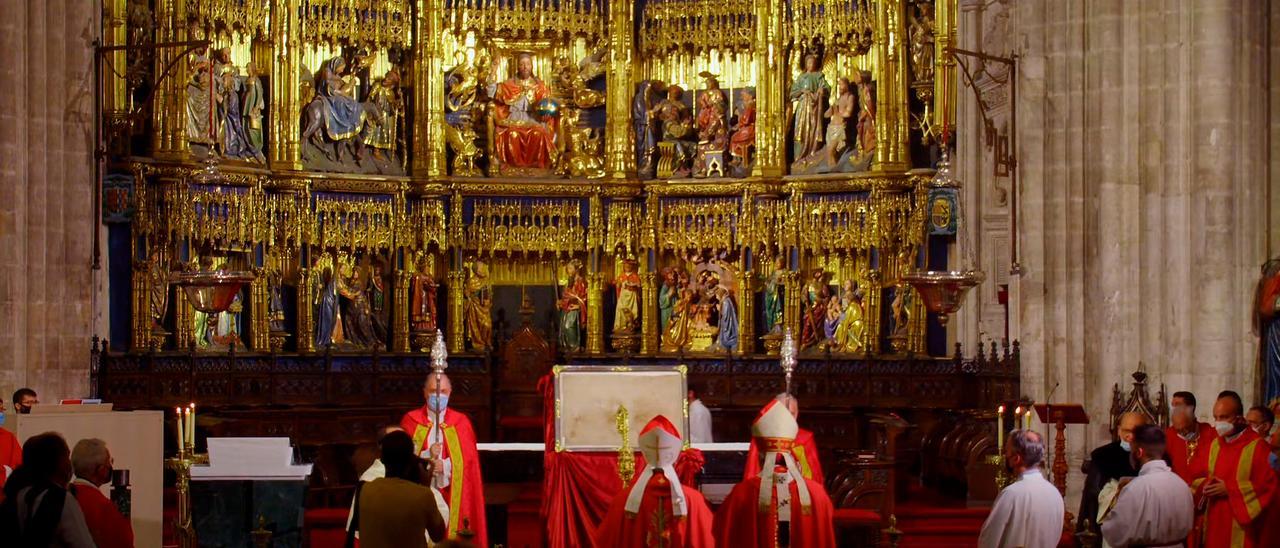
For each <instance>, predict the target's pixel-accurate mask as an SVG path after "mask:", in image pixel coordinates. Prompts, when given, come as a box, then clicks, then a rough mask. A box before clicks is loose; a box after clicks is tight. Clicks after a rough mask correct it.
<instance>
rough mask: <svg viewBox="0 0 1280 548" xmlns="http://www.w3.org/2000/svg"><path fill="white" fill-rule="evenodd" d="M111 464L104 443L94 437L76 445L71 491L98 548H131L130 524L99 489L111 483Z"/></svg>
mask: <svg viewBox="0 0 1280 548" xmlns="http://www.w3.org/2000/svg"><path fill="white" fill-rule="evenodd" d="M112 464H113V461H112V459H111V451H109V450H107V442H104V441H102V440H100V439H94V438H91V439H83V440H80V441H78V442H76V447H75V449H72V450H71V467H72V468H73V469H75V472H76V479H75V480H74V481H72V482H71V491H72V493H74V494H75V496H76V502H79V503H80V511H81V512H83V513H84V521H85V523H86V524H87V525H88V526H89V531H91V532H92V534H93V541H94V542H95V543H97V545H98V548H132V547H133V525H132V524H131V523H129V518H126V517H124V515H123V514H121V513H120V510H119V509H117V508H116V505H115V504H113V503H112V502H111V499H108V498H107V497H106V495H103V494H102V491H101V490H100V489H99V487H100V486H102V485H105V484H107V483H109V482H110V481H111V470H112Z"/></svg>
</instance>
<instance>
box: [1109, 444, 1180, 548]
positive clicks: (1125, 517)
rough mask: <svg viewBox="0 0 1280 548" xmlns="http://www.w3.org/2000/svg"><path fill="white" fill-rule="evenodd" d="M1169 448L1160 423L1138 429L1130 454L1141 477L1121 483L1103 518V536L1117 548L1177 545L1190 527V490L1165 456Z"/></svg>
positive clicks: (1170, 546) (1159, 547) (1172, 547)
mask: <svg viewBox="0 0 1280 548" xmlns="http://www.w3.org/2000/svg"><path fill="white" fill-rule="evenodd" d="M1164 451H1165V435H1164V432H1163V431H1162V430H1160V427H1158V426H1152V425H1149V424H1148V425H1142V426H1139V427H1138V428H1137V429H1135V430H1134V434H1133V446H1132V450H1131V451H1130V453H1129V454H1130V455H1131V457H1130V458H1131V459H1132V460H1133V461H1134V464H1135V465H1136V466H1134V468H1137V469H1138V477H1136V478H1133V479H1132V480H1130V481H1129V482H1128V483H1127V484H1125V485H1123V486H1121V488H1120V494H1118V495H1116V501H1115V504H1114V505H1113V506H1112V507H1111V509H1110V510H1109V511H1107V513H1106V514H1104V515H1103V518H1102V538H1103V539H1105V540H1106V541H1107V544H1108V545H1109V546H1111V547H1112V548H1124V547H1127V546H1148V547H1152V548H1157V547H1158V548H1165V547H1167V548H1174V547H1177V546H1182V543H1183V541H1185V540H1186V539H1187V534H1188V533H1190V532H1191V523H1192V520H1193V519H1194V517H1195V514H1194V508H1193V505H1192V502H1191V490H1190V489H1188V488H1187V484H1186V482H1184V481H1183V480H1182V478H1181V477H1180V476H1178V475H1177V474H1175V473H1174V472H1173V470H1171V469H1170V468H1169V465H1168V463H1166V462H1165V461H1164Z"/></svg>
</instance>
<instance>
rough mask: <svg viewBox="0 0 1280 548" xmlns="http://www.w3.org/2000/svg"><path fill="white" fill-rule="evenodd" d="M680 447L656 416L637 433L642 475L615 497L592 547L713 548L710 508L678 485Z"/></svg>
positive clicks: (669, 428)
mask: <svg viewBox="0 0 1280 548" xmlns="http://www.w3.org/2000/svg"><path fill="white" fill-rule="evenodd" d="M683 448H684V444H683V443H681V441H680V433H679V432H678V431H676V427H675V425H673V424H671V421H669V420H667V418H666V417H664V416H662V415H658V416H656V417H654V418H653V420H651V421H649V424H647V425H645V427H644V429H643V430H641V431H640V452H641V453H642V454H643V455H644V462H645V465H644V471H643V472H641V473H640V475H639V476H638V477H636V479H635V480H634V481H632V482H631V486H630V487H628V488H627V489H624V490H623V491H622V492H621V493H619V494H618V496H617V497H615V498H614V499H613V504H611V505H610V506H609V513H608V514H607V515H605V518H604V521H602V522H600V527H599V528H598V529H596V535H595V544H596V546H608V547H610V548H646V547H649V546H662V547H665V548H681V547H690V548H715V540H714V538H713V537H712V536H711V524H712V516H711V509H710V508H707V502H706V500H704V499H703V498H702V493H699V492H698V491H697V490H696V489H693V488H692V487H688V486H685V485H681V484H680V478H679V477H677V476H676V469H675V463H676V459H677V458H679V456H680V451H681V450H682V449H683Z"/></svg>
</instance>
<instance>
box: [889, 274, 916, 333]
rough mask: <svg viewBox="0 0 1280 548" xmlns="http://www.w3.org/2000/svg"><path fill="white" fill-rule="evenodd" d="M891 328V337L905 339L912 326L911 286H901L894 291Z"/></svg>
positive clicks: (891, 306)
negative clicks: (909, 327)
mask: <svg viewBox="0 0 1280 548" xmlns="http://www.w3.org/2000/svg"><path fill="white" fill-rule="evenodd" d="M889 318H890V320H892V322H893V323H892V324H891V325H890V326H889V335H890V336H891V337H901V338H905V337H906V336H907V329H908V326H909V325H910V324H911V286H909V285H907V284H899V285H898V286H897V287H895V288H894V289H893V302H891V303H890V304H889Z"/></svg>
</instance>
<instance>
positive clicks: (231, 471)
mask: <svg viewBox="0 0 1280 548" xmlns="http://www.w3.org/2000/svg"><path fill="white" fill-rule="evenodd" d="M310 473H311V465H310V464H294V463H293V447H292V446H290V445H289V438H209V465H208V466H193V467H191V479H193V480H197V481H198V480H206V481H208V480H233V479H294V478H302V477H305V476H307V475H308V474H310Z"/></svg>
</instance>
